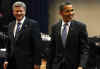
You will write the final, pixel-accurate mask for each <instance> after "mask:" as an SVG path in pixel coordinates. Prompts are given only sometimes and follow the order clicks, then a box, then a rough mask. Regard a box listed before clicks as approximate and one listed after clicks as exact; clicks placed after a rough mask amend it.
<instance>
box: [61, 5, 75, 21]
mask: <svg viewBox="0 0 100 69" xmlns="http://www.w3.org/2000/svg"><path fill="white" fill-rule="evenodd" d="M60 14H61V16H62V18H63V20H64V22H69V21H71V20H72V18H73V15H74V9H73V8H72V5H65V6H64V10H63V11H60Z"/></svg>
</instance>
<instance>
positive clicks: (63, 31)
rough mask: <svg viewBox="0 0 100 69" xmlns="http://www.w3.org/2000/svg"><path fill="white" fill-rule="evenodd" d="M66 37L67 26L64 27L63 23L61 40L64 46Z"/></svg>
mask: <svg viewBox="0 0 100 69" xmlns="http://www.w3.org/2000/svg"><path fill="white" fill-rule="evenodd" d="M66 37H67V28H66V24H64V25H63V30H62V42H63V44H64V46H65V42H66Z"/></svg>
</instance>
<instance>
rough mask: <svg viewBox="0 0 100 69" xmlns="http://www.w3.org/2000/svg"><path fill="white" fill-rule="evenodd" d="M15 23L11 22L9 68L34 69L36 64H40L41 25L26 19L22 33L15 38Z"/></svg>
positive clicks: (9, 31) (9, 29)
mask: <svg viewBox="0 0 100 69" xmlns="http://www.w3.org/2000/svg"><path fill="white" fill-rule="evenodd" d="M15 23H16V21H13V22H11V23H10V24H9V28H8V36H9V39H10V46H9V47H8V58H9V59H8V61H9V62H8V68H9V67H12V66H13V65H11V64H14V65H15V66H16V69H33V65H34V64H38V65H39V64H40V52H39V51H40V50H39V48H40V29H39V25H38V23H37V22H36V21H35V20H32V19H28V18H26V19H25V21H24V23H23V25H22V28H21V30H20V32H19V33H18V34H17V35H16V37H15V38H14V35H13V30H14V26H15ZM10 65H11V66H10ZM9 69H11V68H9ZM14 69H15V68H14Z"/></svg>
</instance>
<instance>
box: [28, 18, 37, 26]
mask: <svg viewBox="0 0 100 69" xmlns="http://www.w3.org/2000/svg"><path fill="white" fill-rule="evenodd" d="M26 22H27V23H28V24H30V25H32V26H39V23H38V21H36V20H34V19H31V18H26Z"/></svg>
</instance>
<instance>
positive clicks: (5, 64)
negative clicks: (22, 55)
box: [3, 61, 8, 69]
mask: <svg viewBox="0 0 100 69" xmlns="http://www.w3.org/2000/svg"><path fill="white" fill-rule="evenodd" d="M7 65H8V62H7V61H5V62H4V64H3V67H4V69H7Z"/></svg>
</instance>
